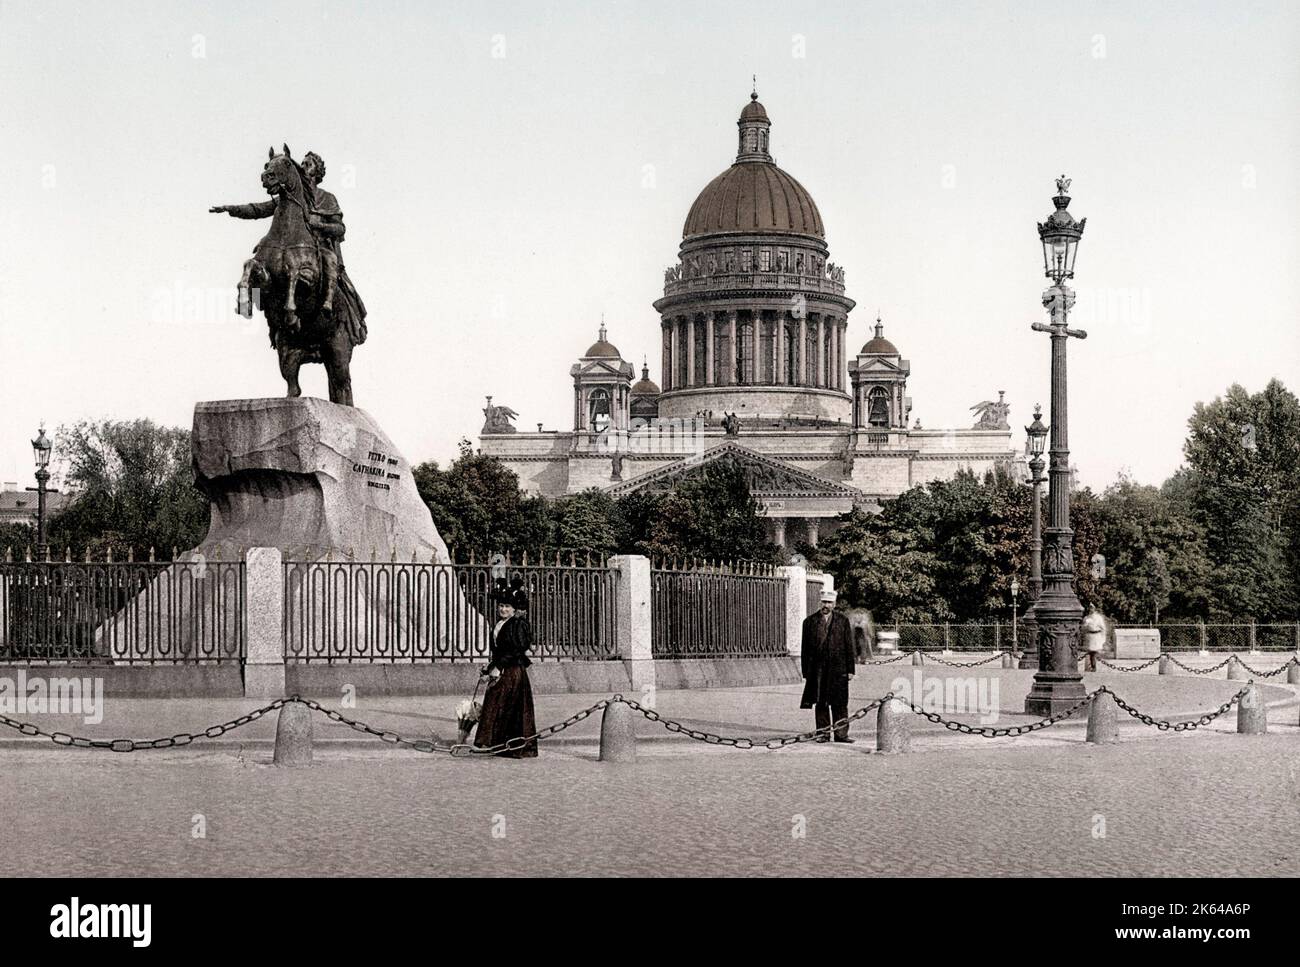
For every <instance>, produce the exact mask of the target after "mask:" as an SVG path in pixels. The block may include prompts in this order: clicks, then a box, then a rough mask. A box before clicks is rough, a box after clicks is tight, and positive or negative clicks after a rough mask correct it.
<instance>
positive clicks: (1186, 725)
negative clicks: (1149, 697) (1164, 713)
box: [1090, 685, 1251, 732]
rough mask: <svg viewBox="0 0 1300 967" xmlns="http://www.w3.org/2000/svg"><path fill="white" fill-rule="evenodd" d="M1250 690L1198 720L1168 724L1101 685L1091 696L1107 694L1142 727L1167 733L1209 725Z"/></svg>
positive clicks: (1188, 730) (1246, 688) (1245, 689)
mask: <svg viewBox="0 0 1300 967" xmlns="http://www.w3.org/2000/svg"><path fill="white" fill-rule="evenodd" d="M1250 688H1251V686H1250V685H1247V686H1246V687H1245V688H1243V689H1241V690H1240V691H1239V692H1237V694H1236V695H1234V696H1232V698H1230V699H1228V700H1227V701H1226V702H1224V703H1223V704H1222V705H1220V706H1219V708H1218V710H1217V711H1214V712H1207V713H1206V714H1204V715H1202V716H1201V717H1200V718H1198V719H1193V720H1192V721H1190V722H1169V721H1166V720H1163V719H1156V718H1152V717H1151V716H1150V715H1147V714H1146V713H1145V712H1141V711H1139V710H1138V709H1135V708H1134V707H1133V706H1132V705H1130V704H1129V703H1128V702H1126V701H1124V700H1123V699H1122V698H1120V697H1119V696H1118V695H1116V694H1115V693H1114V692H1112V691H1111V690H1110V689H1109V688H1107V687H1106V686H1105V685H1102V686H1101V687H1100V688H1098V689H1097V691H1096V692H1093V695H1096V694H1098V693H1099V692H1109V693H1110V697H1111V698H1113V699H1114V700H1115V704H1116V705H1118V706H1119V707H1120V708H1122V709H1123V710H1124V711H1125V712H1128V714H1129V715H1131V716H1133V717H1134V718H1135V719H1137V720H1138V721H1139V722H1141V723H1142V724H1143V725H1153V726H1155V727H1156V728H1158V729H1159V730H1160V731H1161V732H1169V731H1173V732H1190V731H1192V730H1193V729H1199V728H1200V727H1201V726H1202V725H1209V724H1210V723H1211V722H1213V721H1214V720H1215V719H1217V718H1218V717H1219V716H1220V715H1222V714H1224V713H1225V712H1227V711H1228V710H1229V709H1230V708H1232V707H1233V706H1234V705H1236V704H1237V703H1238V702H1240V701H1241V699H1242V696H1243V695H1245V694H1246V693H1247V692H1248V691H1250ZM1090 697H1091V696H1090Z"/></svg>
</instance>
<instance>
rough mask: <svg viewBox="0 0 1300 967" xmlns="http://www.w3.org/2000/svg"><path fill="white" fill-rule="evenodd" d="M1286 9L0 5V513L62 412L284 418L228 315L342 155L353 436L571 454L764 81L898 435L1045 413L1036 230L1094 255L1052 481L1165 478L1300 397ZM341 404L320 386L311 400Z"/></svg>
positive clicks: (258, 336)
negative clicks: (223, 209)
mask: <svg viewBox="0 0 1300 967" xmlns="http://www.w3.org/2000/svg"><path fill="white" fill-rule="evenodd" d="M1298 48H1300V5H1297V4H1295V3H1250V2H1227V0H1224V2H1218V3H1189V2H1177V3H1173V2H1171V3H1141V2H1132V0H1123V2H1116V3H1089V2H1075V3H1070V4H1044V3H977V2H962V3H958V2H948V3H922V2H899V3H864V2H862V0H847V2H843V3H820V2H805V3H800V4H792V3H789V2H786V3H765V2H760V0H745V2H736V3H732V2H720V0H710V2H708V3H699V2H683V3H668V2H657V3H649V2H644V3H630V2H628V3H580V2H565V3H542V2H536V0H533V2H524V3H492V2H465V3H424V2H421V3H416V2H411V3H395V2H389V3H383V2H373V0H371V2H366V3H364V4H361V3H342V2H338V3H333V2H330V3H325V2H316V3H277V2H274V0H257V2H251V3H246V2H223V3H221V4H208V3H144V2H140V3H122V2H116V3H112V4H108V3H90V2H86V3H83V4H70V3H26V2H13V0H3V2H0V431H3V432H2V433H0V480H5V481H10V480H16V481H18V482H19V486H23V485H27V484H30V483H31V482H32V480H31V474H32V465H31V451H30V447H29V444H28V441H29V440H30V439H31V437H32V436H33V435H34V433H35V430H36V427H37V424H38V422H39V421H40V420H42V419H44V420H45V421H46V423H47V425H48V426H51V427H53V426H57V425H58V424H60V423H67V422H71V421H73V420H76V419H79V418H83V417H90V418H93V417H104V416H111V417H117V418H133V417H137V416H147V417H151V418H152V419H154V420H157V421H160V422H163V423H167V424H174V425H186V426H188V425H189V423H190V420H191V415H192V411H193V407H194V404H195V402H197V401H200V400H216V399H232V398H242V397H258V396H280V395H283V392H284V384H283V382H282V380H281V379H280V377H279V373H278V370H277V366H276V360H275V356H274V354H273V352H272V350H271V349H270V347H269V345H268V342H267V337H266V327H265V322H264V320H263V319H262V318H261V316H260V314H259V315H258V316H257V318H256V319H255V320H254V321H253V322H252V323H249V322H246V321H245V320H243V319H241V318H240V317H238V316H236V315H234V312H233V302H234V284H235V282H236V280H237V278H238V276H239V271H240V266H241V264H242V263H243V261H244V259H245V258H247V257H248V254H249V252H250V250H251V249H252V247H253V245H254V244H255V242H256V241H257V239H258V238H259V237H260V235H261V234H262V232H263V231H264V230H265V225H266V223H257V222H247V221H237V220H235V219H231V218H228V217H227V216H224V215H211V214H208V211H207V209H208V207H209V206H210V205H214V204H223V203H226V204H228V203H237V202H250V201H258V200H262V199H263V198H264V197H265V195H264V193H263V192H262V189H261V187H260V184H259V181H258V177H259V174H260V172H261V169H262V164H263V162H264V160H265V158H266V150H267V147H268V146H269V145H276V146H279V145H280V144H281V143H284V142H287V143H288V144H289V146H290V147H291V148H292V149H293V150H294V153H295V155H298V156H301V155H302V154H303V153H305V152H306V151H307V150H309V149H313V150H315V151H317V152H319V153H320V154H321V155H323V156H324V158H325V161H326V163H327V165H328V169H329V170H328V174H327V177H326V180H325V184H324V187H326V188H328V189H329V190H331V191H333V192H334V194H335V195H337V197H338V199H339V202H340V204H341V206H342V208H343V211H344V214H345V216H346V221H347V225H348V235H347V240H346V242H345V244H344V256H345V258H346V261H347V265H348V269H349V272H350V274H351V276H352V278H353V280H354V282H355V284H356V286H357V288H358V289H359V291H360V292H361V295H362V297H363V298H364V300H365V302H366V304H367V307H368V309H369V320H368V321H369V327H370V338H369V341H368V342H367V343H366V344H365V345H363V346H361V347H359V348H358V349H357V352H356V355H355V357H354V366H353V385H354V390H355V393H356V398H357V403H358V405H360V406H361V407H363V408H364V409H366V410H368V411H369V412H370V413H371V414H372V415H373V416H374V417H375V418H376V419H377V420H378V421H379V423H380V424H381V425H382V426H383V427H384V428H385V429H386V431H387V432H388V434H389V436H390V437H391V438H392V439H393V441H394V442H395V443H396V445H397V446H398V448H399V449H401V451H402V452H403V453H404V454H405V456H406V457H407V458H408V459H409V460H410V461H411V462H412V463H415V462H419V461H421V460H424V459H429V458H436V459H439V460H442V461H446V460H448V459H449V458H451V457H452V456H454V454H455V450H456V446H455V445H456V441H457V439H458V438H460V437H461V436H467V435H468V436H470V437H476V435H477V432H478V429H479V427H480V426H481V425H482V421H483V418H482V414H481V408H482V406H483V397H484V395H485V394H488V393H491V394H493V395H494V397H495V402H498V403H505V404H507V405H509V406H511V407H512V408H514V409H515V410H517V411H518V412H519V413H520V420H519V425H520V426H521V428H526V429H534V428H535V426H536V424H537V423H538V422H542V423H544V424H545V426H546V427H547V428H563V429H567V428H570V423H571V407H572V395H571V394H572V384H571V382H570V380H569V376H568V369H569V366H570V365H571V364H572V363H573V362H574V361H575V360H576V358H577V356H578V354H579V353H581V352H582V351H583V349H585V348H586V346H587V345H589V344H590V343H591V342H592V341H593V340H594V339H595V336H596V330H597V327H598V326H599V323H600V317H601V314H602V313H604V316H605V319H606V322H607V325H608V327H609V336H610V339H611V341H613V342H614V343H615V344H616V345H617V346H618V347H619V348H620V350H622V353H623V356H624V358H626V359H629V360H631V361H632V362H633V363H634V364H635V365H636V366H637V368H638V370H639V368H640V365H641V359H642V356H643V355H648V356H649V357H650V363H651V376H652V377H653V378H655V379H656V380H659V378H660V374H659V371H658V369H659V366H658V355H659V345H660V342H659V320H658V316H657V314H656V313H655V312H654V309H653V308H652V307H651V302H652V301H653V300H654V299H656V298H657V297H658V296H660V295H662V291H663V270H664V267H665V266H668V265H670V264H672V263H674V262H675V261H676V252H677V246H678V244H679V243H680V240H681V229H682V223H683V221H684V219H685V216H686V212H687V210H688V209H689V208H690V205H691V202H692V201H693V200H694V198H695V196H696V195H697V194H698V193H699V191H700V190H701V189H702V188H703V187H704V186H705V184H707V183H708V181H709V180H710V179H711V178H713V177H714V176H715V175H717V174H718V173H719V172H721V171H722V170H724V169H725V168H726V167H727V166H728V165H729V164H730V163H731V161H732V159H733V157H734V154H735V149H736V145H735V142H736V127H735V120H736V117H737V115H738V113H739V111H740V109H741V107H742V106H743V105H744V104H745V102H746V101H747V99H748V95H749V90H750V75H751V74H755V73H756V74H757V75H758V90H759V95H760V98H761V100H762V101H763V103H764V105H765V106H766V107H767V110H768V113H769V115H770V116H771V118H772V122H773V126H772V136H771V138H772V140H771V144H772V153H773V154H774V155H775V157H776V160H777V163H778V164H780V165H781V167H783V168H784V169H786V170H787V171H788V172H790V173H791V174H792V175H793V176H794V177H795V178H797V179H798V180H799V181H800V182H801V183H802V184H803V185H804V186H805V187H806V188H807V189H808V190H809V191H810V192H811V193H812V195H813V197H814V198H815V199H816V201H817V204H818V207H819V208H820V210H821V213H822V217H823V219H824V221H825V225H826V233H827V241H828V243H829V246H830V253H831V255H830V257H831V260H833V261H834V262H836V263H837V264H840V265H843V266H844V267H845V269H846V284H847V291H848V294H849V295H850V296H851V297H852V298H854V299H856V300H857V302H858V308H857V309H856V310H855V311H854V312H853V313H852V314H851V315H850V317H849V344H850V349H851V350H855V349H856V348H857V347H858V346H859V345H860V344H861V343H863V342H865V341H866V340H867V338H869V336H870V330H871V325H872V323H873V322H874V317H875V315H876V312H877V311H879V312H880V313H882V315H883V317H884V322H885V332H886V334H887V335H888V336H889V338H890V339H891V340H892V341H894V342H895V343H896V344H897V345H898V346H899V348H900V350H901V351H902V353H903V355H904V356H905V357H907V358H908V359H910V360H911V363H912V377H911V380H910V381H909V384H908V391H909V394H910V395H911V397H912V399H913V404H914V409H913V416H914V417H919V418H920V419H921V421H922V423H923V425H924V426H925V427H926V428H927V429H931V428H942V427H946V426H969V425H970V423H971V421H972V419H973V417H972V416H971V414H970V412H969V407H970V406H971V405H972V404H975V403H977V402H979V401H981V400H986V399H996V394H997V391H998V390H1000V389H1002V390H1006V393H1007V399H1008V401H1009V402H1010V403H1011V404H1012V412H1011V418H1012V424H1013V426H1015V427H1017V434H1016V437H1015V439H1016V441H1017V443H1020V442H1022V441H1023V434H1022V433H1020V432H1019V428H1020V427H1023V426H1024V424H1025V423H1027V422H1029V420H1030V418H1031V411H1032V407H1033V403H1034V402H1035V401H1041V402H1042V403H1043V404H1044V405H1045V406H1046V404H1047V402H1048V391H1047V385H1048V339H1047V337H1046V336H1044V335H1041V334H1038V333H1034V332H1031V331H1030V329H1029V325H1030V323H1032V322H1034V321H1040V320H1043V319H1044V318H1045V316H1044V313H1043V310H1042V308H1041V305H1040V301H1039V299H1040V294H1041V292H1042V289H1043V288H1044V286H1045V285H1046V282H1045V280H1044V279H1043V277H1042V260H1041V250H1040V248H1039V245H1038V239H1037V234H1036V231H1035V223H1036V222H1037V221H1039V220H1041V219H1043V218H1044V217H1046V215H1047V214H1048V213H1049V212H1050V211H1051V209H1052V205H1051V200H1050V196H1051V195H1052V194H1053V193H1054V191H1053V179H1054V178H1055V177H1056V176H1057V175H1059V174H1061V173H1063V172H1064V173H1065V174H1067V175H1069V176H1070V177H1071V178H1073V180H1074V183H1073V186H1072V191H1071V194H1072V196H1073V198H1074V202H1073V203H1072V205H1071V211H1072V212H1073V214H1074V215H1075V216H1076V217H1085V216H1086V217H1087V219H1088V225H1087V229H1086V231H1085V234H1084V238H1083V243H1082V245H1081V247H1080V254H1079V258H1078V264H1077V276H1076V280H1075V286H1076V289H1077V291H1078V293H1079V304H1078V306H1077V307H1076V310H1075V313H1074V314H1073V315H1072V317H1071V320H1072V325H1074V326H1077V327H1079V328H1083V329H1086V330H1088V332H1089V338H1088V339H1087V340H1086V341H1084V342H1078V341H1072V342H1071V345H1070V375H1071V394H1070V407H1071V427H1070V431H1071V432H1070V436H1071V440H1070V442H1071V447H1072V451H1073V453H1072V460H1073V462H1075V463H1076V464H1077V465H1078V467H1079V471H1080V476H1081V479H1082V481H1083V482H1084V483H1087V484H1091V485H1092V486H1094V487H1102V486H1105V485H1106V484H1108V483H1110V482H1111V481H1113V480H1114V479H1115V476H1116V474H1117V473H1118V472H1120V471H1121V470H1123V469H1127V470H1129V471H1131V473H1132V474H1133V475H1134V476H1136V477H1137V478H1138V479H1139V480H1141V481H1143V482H1150V483H1158V482H1160V481H1161V480H1162V479H1164V477H1166V476H1167V475H1168V474H1169V473H1171V472H1172V471H1173V470H1174V469H1175V468H1176V467H1177V466H1178V465H1179V463H1180V462H1181V459H1182V457H1181V446H1182V442H1183V439H1184V436H1185V431H1186V421H1187V418H1188V416H1189V415H1190V414H1191V411H1192V406H1193V404H1194V403H1195V402H1196V401H1198V400H1208V399H1211V398H1213V397H1214V396H1215V395H1218V394H1221V393H1222V392H1223V391H1224V390H1225V389H1226V388H1227V387H1228V385H1229V384H1231V383H1233V382H1240V383H1242V384H1243V385H1245V386H1246V387H1248V388H1249V389H1251V390H1252V391H1255V390H1259V389H1261V388H1262V387H1263V386H1264V384H1265V383H1266V382H1267V381H1268V379H1269V378H1271V377H1274V376H1276V377H1279V378H1280V379H1282V380H1283V381H1284V382H1285V383H1286V384H1287V385H1288V386H1289V387H1290V388H1291V389H1292V390H1293V391H1300V329H1298V328H1297V325H1296V320H1297V312H1296V297H1297V274H1298V272H1297V266H1298V265H1300V245H1298V244H1297V227H1296V225H1297V215H1298V214H1300V206H1298V205H1297V201H1298V198H1297V188H1296V182H1297V169H1298V168H1300V165H1297V161H1298V160H1300V66H1298V59H1297V57H1296V56H1295V51H1296V50H1297V49H1298ZM304 373H305V378H304V389H305V391H306V392H307V393H308V394H311V395H320V396H325V395H326V391H325V377H324V371H323V370H322V369H321V368H320V367H319V366H315V367H308V368H306V369H305V370H304Z"/></svg>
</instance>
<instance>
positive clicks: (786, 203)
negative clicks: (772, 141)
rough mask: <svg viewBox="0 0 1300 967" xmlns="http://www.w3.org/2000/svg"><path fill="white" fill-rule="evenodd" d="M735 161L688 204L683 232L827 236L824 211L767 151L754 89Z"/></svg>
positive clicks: (765, 121) (684, 234)
mask: <svg viewBox="0 0 1300 967" xmlns="http://www.w3.org/2000/svg"><path fill="white" fill-rule="evenodd" d="M736 125H737V127H739V128H740V150H739V152H738V153H737V155H736V161H735V163H734V164H733V165H732V166H731V167H730V168H728V169H727V170H726V171H724V172H723V173H722V174H720V175H718V177H716V178H714V179H713V180H712V181H710V182H709V183H708V184H707V185H705V186H704V190H703V191H702V192H700V194H699V197H698V198H696V199H695V204H693V205H692V206H691V210H690V212H689V213H688V214H687V216H686V225H685V226H684V227H683V228H682V237H683V238H690V237H692V236H695V235H712V234H714V233H715V232H760V233H762V232H783V233H790V234H798V235H815V236H817V237H818V238H825V237H826V231H825V228H824V227H823V226H822V216H821V213H820V212H819V211H818V210H817V204H816V202H814V201H813V200H812V195H810V194H808V190H807V189H806V188H804V186H803V185H801V184H799V182H797V181H795V180H794V178H792V177H791V176H790V175H788V174H786V172H784V171H782V170H781V169H780V168H778V167H777V166H776V162H774V161H773V160H772V156H771V154H769V153H768V133H769V129H770V128H771V126H772V123H771V121H770V120H769V119H768V116H767V111H766V109H764V107H763V105H762V104H760V103H759V101H758V94H757V93H755V94H752V95H750V101H749V103H748V104H746V105H745V107H744V110H742V111H741V112H740V119H739V120H738V121H737V122H736Z"/></svg>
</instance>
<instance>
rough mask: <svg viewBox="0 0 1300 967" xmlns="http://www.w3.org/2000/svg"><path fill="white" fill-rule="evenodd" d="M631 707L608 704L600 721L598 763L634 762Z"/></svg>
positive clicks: (634, 735) (634, 740)
mask: <svg viewBox="0 0 1300 967" xmlns="http://www.w3.org/2000/svg"><path fill="white" fill-rule="evenodd" d="M632 714H633V713H632V706H631V705H628V704H627V703H626V702H610V703H609V704H608V705H606V706H605V714H604V715H603V716H601V719H600V761H601V762H635V761H636V731H635V730H634V729H633V728H632V725H633V722H634V721H635V720H634V719H633V717H632Z"/></svg>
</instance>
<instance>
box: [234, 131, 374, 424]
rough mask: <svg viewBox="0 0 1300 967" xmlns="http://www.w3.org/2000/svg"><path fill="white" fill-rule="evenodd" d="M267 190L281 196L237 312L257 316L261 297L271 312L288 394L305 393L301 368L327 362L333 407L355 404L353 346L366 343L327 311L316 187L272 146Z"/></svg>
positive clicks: (243, 281) (243, 279)
mask: <svg viewBox="0 0 1300 967" xmlns="http://www.w3.org/2000/svg"><path fill="white" fill-rule="evenodd" d="M262 187H264V188H265V189H266V191H267V193H268V194H270V195H272V196H274V197H275V198H276V199H277V203H276V206H275V213H274V214H273V215H272V216H271V228H270V230H269V231H267V233H266V235H265V236H264V237H263V238H262V240H261V241H260V242H258V243H257V247H256V248H254V249H253V257H252V258H251V259H249V260H248V261H247V262H245V263H244V272H243V275H241V276H240V279H239V302H238V305H237V307H236V311H237V312H239V314H240V315H243V316H245V317H247V318H252V315H253V307H254V298H253V294H254V292H255V291H256V292H258V294H259V295H260V298H259V299H258V300H257V302H258V304H260V305H261V308H262V311H263V313H265V315H266V321H267V326H268V327H269V329H270V334H271V346H272V348H274V349H275V351H276V352H277V353H278V354H279V357H280V375H281V376H283V377H284V380H285V383H286V384H287V385H288V393H287V394H286V395H288V396H291V397H292V396H301V395H302V387H301V386H300V385H299V384H298V370H299V369H300V368H301V366H302V364H303V363H321V364H323V365H324V366H325V372H326V374H327V375H328V377H329V394H330V402H331V403H340V404H342V405H343V406H351V405H352V375H351V371H350V369H351V363H352V349H353V347H354V346H355V345H356V344H357V342H358V341H359V340H356V339H354V338H353V332H352V328H351V327H350V326H349V325H348V320H347V319H346V318H344V317H343V314H339V313H330V312H322V311H321V310H320V306H321V303H322V302H323V301H324V298H323V292H322V285H323V283H324V281H325V280H324V279H323V272H322V261H321V254H320V246H321V244H322V243H321V242H320V241H319V240H318V239H317V238H316V237H315V236H314V235H313V234H312V231H311V229H310V227H309V226H308V215H309V213H310V212H311V189H310V188H309V187H308V181H307V178H306V175H304V174H303V171H302V168H301V167H299V165H298V163H297V162H296V161H294V159H293V157H292V156H291V155H290V152H289V146H288V145H284V153H283V154H276V153H275V149H274V148H271V149H270V150H269V152H268V160H267V162H266V165H265V166H264V167H263V168H262Z"/></svg>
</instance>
